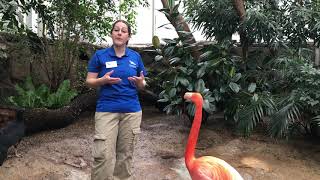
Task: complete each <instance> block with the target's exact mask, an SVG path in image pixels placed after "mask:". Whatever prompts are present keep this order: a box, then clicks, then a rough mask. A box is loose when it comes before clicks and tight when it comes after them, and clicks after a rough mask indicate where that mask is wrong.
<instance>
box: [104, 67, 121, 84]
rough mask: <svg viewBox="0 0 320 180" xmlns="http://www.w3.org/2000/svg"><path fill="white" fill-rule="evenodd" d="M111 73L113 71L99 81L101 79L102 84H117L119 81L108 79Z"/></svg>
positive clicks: (118, 79)
mask: <svg viewBox="0 0 320 180" xmlns="http://www.w3.org/2000/svg"><path fill="white" fill-rule="evenodd" d="M113 72H114V71H113V70H112V71H109V72H107V73H106V74H105V75H104V76H102V77H101V78H99V79H101V81H102V82H103V84H118V83H119V82H120V81H121V79H120V78H113V77H110V76H111V74H112V73H113Z"/></svg>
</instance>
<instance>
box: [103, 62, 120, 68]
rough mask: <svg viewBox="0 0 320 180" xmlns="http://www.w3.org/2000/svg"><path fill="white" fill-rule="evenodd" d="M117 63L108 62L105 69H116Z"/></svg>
mask: <svg viewBox="0 0 320 180" xmlns="http://www.w3.org/2000/svg"><path fill="white" fill-rule="evenodd" d="M117 66H118V65H117V61H109V62H106V68H114V67H117Z"/></svg>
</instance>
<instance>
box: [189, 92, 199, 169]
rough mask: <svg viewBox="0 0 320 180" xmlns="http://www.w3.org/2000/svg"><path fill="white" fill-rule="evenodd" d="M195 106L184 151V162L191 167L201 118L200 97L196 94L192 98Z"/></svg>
mask: <svg viewBox="0 0 320 180" xmlns="http://www.w3.org/2000/svg"><path fill="white" fill-rule="evenodd" d="M193 102H194V103H195V106H196V111H195V115H194V119H193V123H192V127H191V130H190V134H189V138H188V143H187V147H186V151H185V162H186V165H187V167H188V169H189V168H192V163H193V160H194V159H195V157H194V154H195V148H196V145H197V140H198V136H199V130H200V126H201V120H202V98H201V97H198V96H196V98H195V100H193Z"/></svg>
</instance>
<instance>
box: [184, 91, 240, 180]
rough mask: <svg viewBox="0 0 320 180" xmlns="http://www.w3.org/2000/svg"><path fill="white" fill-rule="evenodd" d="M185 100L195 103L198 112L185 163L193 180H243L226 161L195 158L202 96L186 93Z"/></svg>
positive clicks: (205, 157)
mask: <svg viewBox="0 0 320 180" xmlns="http://www.w3.org/2000/svg"><path fill="white" fill-rule="evenodd" d="M184 98H185V99H189V100H191V101H192V102H193V103H195V106H196V112H195V116H194V120H193V124H192V127H191V130H190V134H189V138H188V143H187V147H186V151H185V163H186V166H187V169H188V171H189V174H190V176H191V178H192V180H213V179H214V180H243V178H242V177H241V175H240V174H239V173H238V172H237V171H236V170H235V169H234V168H233V167H232V166H230V165H229V164H228V163H226V162H225V161H224V160H222V159H219V158H215V157H212V156H203V157H200V158H195V157H194V152H195V147H196V144H197V140H198V135H199V130H200V126H201V119H202V102H203V99H202V96H201V94H200V93H190V92H188V93H186V94H185V95H184Z"/></svg>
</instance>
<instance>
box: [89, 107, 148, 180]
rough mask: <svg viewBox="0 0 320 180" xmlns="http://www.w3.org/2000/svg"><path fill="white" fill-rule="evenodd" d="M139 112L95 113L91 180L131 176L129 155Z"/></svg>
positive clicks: (110, 179) (138, 126) (120, 179)
mask: <svg viewBox="0 0 320 180" xmlns="http://www.w3.org/2000/svg"><path fill="white" fill-rule="evenodd" d="M141 118H142V112H141V111H139V112H134V113H109V112H96V114H95V136H94V144H93V152H92V154H93V158H94V162H93V168H92V172H91V179H92V180H118V179H119V180H127V179H132V156H133V149H134V145H135V143H136V142H137V135H138V134H139V133H140V124H141Z"/></svg>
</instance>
